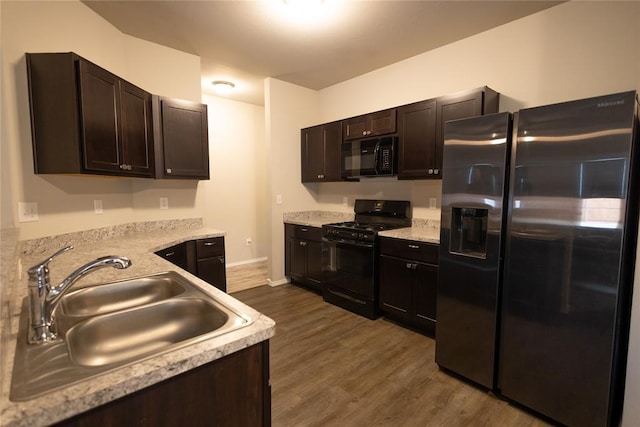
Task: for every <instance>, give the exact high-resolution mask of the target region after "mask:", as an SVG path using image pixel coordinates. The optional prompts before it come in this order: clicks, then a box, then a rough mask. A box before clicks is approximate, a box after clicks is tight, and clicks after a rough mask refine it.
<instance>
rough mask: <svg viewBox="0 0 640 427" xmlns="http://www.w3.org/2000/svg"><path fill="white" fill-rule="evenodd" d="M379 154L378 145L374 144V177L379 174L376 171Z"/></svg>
mask: <svg viewBox="0 0 640 427" xmlns="http://www.w3.org/2000/svg"><path fill="white" fill-rule="evenodd" d="M379 154H380V143H379V142H378V143H377V144H376V148H374V149H373V170H374V171H375V172H376V175H378V174H379V173H380V171H379V170H378V155H379Z"/></svg>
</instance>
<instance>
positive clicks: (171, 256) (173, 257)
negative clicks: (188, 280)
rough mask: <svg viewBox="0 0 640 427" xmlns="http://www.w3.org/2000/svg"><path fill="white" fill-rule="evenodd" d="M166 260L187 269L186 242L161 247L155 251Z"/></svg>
mask: <svg viewBox="0 0 640 427" xmlns="http://www.w3.org/2000/svg"><path fill="white" fill-rule="evenodd" d="M156 255H159V256H161V257H162V258H164V259H166V260H167V261H169V262H171V263H173V264H175V265H177V266H178V267H180V268H182V269H184V270H186V269H187V244H186V243H179V244H177V245H174V246H171V247H168V248H166V249H162V250H159V251H157V252H156Z"/></svg>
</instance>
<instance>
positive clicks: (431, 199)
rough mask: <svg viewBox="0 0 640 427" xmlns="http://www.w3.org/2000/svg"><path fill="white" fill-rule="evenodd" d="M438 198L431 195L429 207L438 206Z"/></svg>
mask: <svg viewBox="0 0 640 427" xmlns="http://www.w3.org/2000/svg"><path fill="white" fill-rule="evenodd" d="M436 202H437V200H436V198H435V197H429V209H435V208H436Z"/></svg>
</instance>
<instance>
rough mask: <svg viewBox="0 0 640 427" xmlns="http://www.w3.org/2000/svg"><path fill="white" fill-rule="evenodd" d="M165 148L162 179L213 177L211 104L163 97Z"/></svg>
mask: <svg viewBox="0 0 640 427" xmlns="http://www.w3.org/2000/svg"><path fill="white" fill-rule="evenodd" d="M160 108H161V116H162V119H161V120H162V134H161V141H162V144H157V146H158V147H159V148H160V149H161V150H162V151H161V153H162V155H163V158H164V162H163V163H162V169H161V170H160V171H158V174H157V177H159V178H195V179H209V131H208V123H207V106H206V105H205V104H198V103H196V102H189V101H183V100H179V99H170V98H162V100H161V107H160Z"/></svg>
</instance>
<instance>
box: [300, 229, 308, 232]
mask: <svg viewBox="0 0 640 427" xmlns="http://www.w3.org/2000/svg"><path fill="white" fill-rule="evenodd" d="M300 231H303V232H305V233H306V232H307V231H309V229H308V228H301V229H300Z"/></svg>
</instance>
